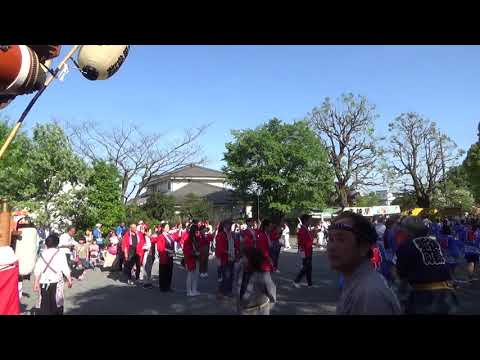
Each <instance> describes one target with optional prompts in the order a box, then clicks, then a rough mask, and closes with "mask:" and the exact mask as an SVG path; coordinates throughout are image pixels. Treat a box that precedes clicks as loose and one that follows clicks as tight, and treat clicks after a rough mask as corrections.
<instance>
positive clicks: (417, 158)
mask: <svg viewBox="0 0 480 360" xmlns="http://www.w3.org/2000/svg"><path fill="white" fill-rule="evenodd" d="M389 131H390V134H391V136H390V148H389V151H390V154H391V155H392V159H391V160H392V162H391V167H392V168H393V169H394V170H395V171H396V173H397V175H398V177H399V180H401V181H403V183H404V184H406V185H408V186H409V187H411V188H413V191H414V193H415V197H416V202H417V204H418V205H419V206H420V207H423V208H429V207H431V204H432V200H433V197H434V194H435V193H436V191H437V189H438V186H439V183H440V181H441V179H442V178H443V177H444V174H446V171H447V170H448V169H449V168H450V167H452V166H453V165H454V164H455V162H456V160H457V159H458V158H459V157H460V156H461V155H462V151H461V150H457V145H456V144H455V143H454V142H453V141H452V140H451V139H450V138H449V137H448V136H446V135H444V134H442V133H440V131H439V130H438V129H437V126H436V124H435V122H432V121H430V120H428V119H426V118H423V117H422V116H420V115H419V114H417V113H404V114H401V115H400V116H398V117H397V118H395V119H394V120H393V121H392V122H391V123H390V124H389Z"/></svg>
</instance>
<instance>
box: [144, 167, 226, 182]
mask: <svg viewBox="0 0 480 360" xmlns="http://www.w3.org/2000/svg"><path fill="white" fill-rule="evenodd" d="M174 177H175V178H194V177H195V178H202V177H203V178H225V174H224V173H223V172H221V171H218V170H214V169H209V168H206V167H203V166H198V165H195V164H189V165H186V166H184V167H182V168H180V169H177V170H174V171H170V172H168V173H165V174H163V175H161V176H155V177H153V178H152V179H151V180H150V181H149V183H148V184H152V183H156V182H159V181H161V180H165V179H170V178H174Z"/></svg>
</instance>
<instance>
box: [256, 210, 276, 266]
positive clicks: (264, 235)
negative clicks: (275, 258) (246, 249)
mask: <svg viewBox="0 0 480 360" xmlns="http://www.w3.org/2000/svg"><path fill="white" fill-rule="evenodd" d="M272 227H273V224H272V222H271V221H270V220H269V219H264V220H263V221H262V224H261V225H260V229H259V230H258V232H257V248H258V249H260V250H262V253H263V258H264V260H263V263H262V271H265V272H271V271H273V264H272V258H271V257H270V247H271V246H272V240H271V239H270V234H271V232H272Z"/></svg>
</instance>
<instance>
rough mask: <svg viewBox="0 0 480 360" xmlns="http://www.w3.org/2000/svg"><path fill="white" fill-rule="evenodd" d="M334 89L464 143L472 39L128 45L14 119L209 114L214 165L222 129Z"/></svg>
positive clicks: (20, 101)
mask: <svg viewBox="0 0 480 360" xmlns="http://www.w3.org/2000/svg"><path fill="white" fill-rule="evenodd" d="M69 48H70V46H68V47H67V46H64V47H63V50H62V52H63V53H65V52H66V51H67V50H68V49H69ZM343 92H353V93H354V94H362V95H365V96H367V97H368V99H369V101H370V102H371V103H373V104H375V105H376V106H377V111H378V113H379V115H380V117H379V119H378V120H377V130H378V132H379V133H380V134H385V133H386V129H387V123H388V122H389V121H390V120H392V119H393V118H394V117H395V116H396V115H398V114H400V113H401V112H407V111H415V112H419V113H421V114H422V115H424V116H426V117H428V118H430V119H432V120H435V121H436V122H437V123H438V125H439V127H440V129H441V130H442V131H444V132H446V133H447V134H448V135H449V136H450V137H451V138H452V139H453V140H454V141H456V142H457V144H458V145H459V146H460V147H461V148H463V149H465V150H467V149H468V148H469V146H470V145H471V144H472V143H474V142H475V141H476V139H477V137H476V134H477V131H476V129H477V124H478V122H479V121H480V47H479V46H153V45H150V46H149V45H138V46H135V45H134V46H132V48H131V51H130V54H129V56H128V58H127V61H126V62H125V63H124V64H123V66H122V68H121V69H120V70H119V72H118V73H117V74H115V76H114V77H112V78H111V79H109V80H106V81H96V82H91V81H89V80H87V79H85V78H83V77H82V75H81V74H80V73H79V72H78V71H75V69H74V68H72V67H70V73H69V74H68V75H67V77H66V78H65V81H64V82H58V81H55V82H54V83H53V84H52V86H51V88H49V89H47V91H46V92H45V93H44V94H43V95H42V97H41V98H40V99H39V101H38V102H37V104H36V105H35V107H34V108H33V110H32V111H31V113H30V115H29V116H28V117H27V119H26V122H25V125H24V127H25V128H28V129H30V128H31V127H32V126H33V125H34V124H35V123H37V122H45V121H49V120H52V119H59V120H68V121H79V120H81V119H90V120H96V121H99V122H102V123H104V124H108V126H118V124H120V123H121V122H122V121H135V122H138V123H140V124H142V125H143V127H144V129H152V130H155V131H164V132H166V133H168V134H169V136H175V135H178V134H181V132H182V130H183V129H186V128H190V127H197V126H200V125H202V124H205V123H210V122H211V123H212V125H211V127H210V128H209V129H208V131H207V133H206V134H205V135H204V136H203V138H202V139H201V144H202V145H203V148H204V153H205V155H206V156H207V158H208V160H209V162H208V163H207V164H206V165H207V166H208V167H212V168H216V169H220V168H221V166H222V165H223V163H222V161H221V159H222V157H223V151H224V144H225V142H227V141H229V140H230V139H231V137H230V130H231V129H239V128H251V127H256V126H257V125H260V124H261V123H263V122H265V121H267V120H269V119H270V118H272V117H278V118H280V119H281V120H284V121H287V122H292V121H294V120H296V119H300V118H303V117H304V116H305V115H306V114H307V113H308V112H309V111H311V110H312V108H313V107H315V106H318V105H320V104H321V102H322V101H323V99H324V98H325V97H327V96H328V97H331V98H334V99H335V98H338V97H339V95H340V94H342V93H343ZM30 98H31V96H24V97H21V98H17V99H16V101H14V102H13V103H12V104H11V105H10V106H9V107H7V108H6V109H5V110H4V111H3V113H4V114H6V115H9V116H10V117H11V118H14V119H16V118H17V117H18V116H19V115H20V114H21V112H22V111H23V109H24V107H25V105H26V104H27V102H28V101H29V99H30Z"/></svg>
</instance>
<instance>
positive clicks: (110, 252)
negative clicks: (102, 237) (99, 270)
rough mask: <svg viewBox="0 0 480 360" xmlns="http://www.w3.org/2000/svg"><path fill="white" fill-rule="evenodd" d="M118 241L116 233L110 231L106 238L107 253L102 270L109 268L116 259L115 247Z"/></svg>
mask: <svg viewBox="0 0 480 360" xmlns="http://www.w3.org/2000/svg"><path fill="white" fill-rule="evenodd" d="M119 242H120V240H119V239H118V235H117V233H116V231H111V233H110V237H109V238H108V246H107V252H106V255H105V262H104V264H103V267H104V268H111V267H112V266H113V263H114V262H115V259H116V258H117V247H118V243H119Z"/></svg>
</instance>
